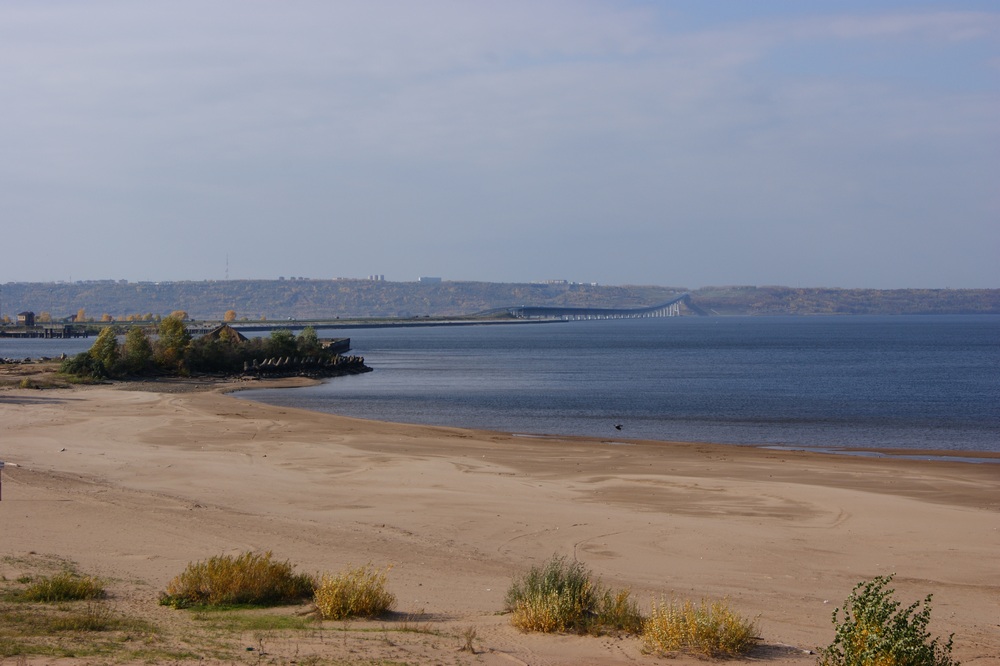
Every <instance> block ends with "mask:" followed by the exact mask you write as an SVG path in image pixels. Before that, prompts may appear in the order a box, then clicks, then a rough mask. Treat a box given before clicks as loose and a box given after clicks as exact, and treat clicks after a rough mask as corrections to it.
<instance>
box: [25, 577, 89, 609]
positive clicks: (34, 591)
mask: <svg viewBox="0 0 1000 666" xmlns="http://www.w3.org/2000/svg"><path fill="white" fill-rule="evenodd" d="M103 596H104V584H103V583H102V582H101V581H100V580H98V579H97V578H94V577H92V576H80V575H77V574H74V573H72V572H69V571H64V572H62V573H57V574H55V575H54V576H48V577H44V578H40V579H38V580H36V581H35V582H34V583H31V584H30V585H29V586H28V587H27V588H26V589H25V590H24V591H23V592H21V593H20V594H19V595H18V598H19V599H21V600H23V601H44V602H48V603H51V602H54V601H77V600H80V599H100V598H101V597H103Z"/></svg>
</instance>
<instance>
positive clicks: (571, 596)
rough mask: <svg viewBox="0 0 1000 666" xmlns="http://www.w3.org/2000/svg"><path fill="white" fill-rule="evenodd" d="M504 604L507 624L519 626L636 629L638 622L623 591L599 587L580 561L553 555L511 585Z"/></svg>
mask: <svg viewBox="0 0 1000 666" xmlns="http://www.w3.org/2000/svg"><path fill="white" fill-rule="evenodd" d="M506 609H507V610H508V611H510V612H511V613H512V615H511V623H512V624H513V625H514V626H515V627H517V628H518V629H520V630H521V631H541V632H546V633H549V632H556V631H559V632H562V631H577V632H580V633H600V632H601V631H602V630H604V629H616V630H620V631H627V632H632V633H638V632H639V631H641V628H642V622H643V619H642V615H641V613H640V612H639V609H638V606H637V605H636V604H635V602H634V601H632V600H630V599H629V591H628V590H622V591H618V592H613V591H611V590H610V589H607V588H604V587H602V586H601V585H600V584H599V583H595V582H594V581H593V580H591V574H590V572H589V571H588V570H587V569H586V567H584V566H583V564H581V563H580V562H571V563H569V562H567V561H566V558H564V557H555V556H554V557H552V558H551V559H550V560H549V561H548V562H547V563H546V564H545V565H544V566H541V567H532V568H531V569H530V570H529V571H528V573H526V574H525V575H524V576H523V577H521V578H520V579H516V580H515V581H514V582H513V583H512V584H511V586H510V589H508V590H507V597H506Z"/></svg>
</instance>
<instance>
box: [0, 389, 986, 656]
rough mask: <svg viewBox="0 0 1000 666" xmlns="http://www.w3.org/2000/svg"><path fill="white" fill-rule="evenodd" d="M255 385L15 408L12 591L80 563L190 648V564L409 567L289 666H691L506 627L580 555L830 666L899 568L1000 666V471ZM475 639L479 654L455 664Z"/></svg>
mask: <svg viewBox="0 0 1000 666" xmlns="http://www.w3.org/2000/svg"><path fill="white" fill-rule="evenodd" d="M280 381H281V383H282V384H285V383H289V382H290V383H293V384H294V383H296V382H299V381H301V380H280ZM242 388H246V386H245V385H244V383H240V384H233V385H230V386H222V385H220V384H219V383H215V384H214V385H209V383H208V382H196V383H194V384H192V383H190V382H189V383H188V384H187V385H183V386H180V385H178V384H176V383H169V382H168V383H166V384H160V383H157V382H150V383H149V385H147V386H145V387H141V388H139V387H137V386H135V385H132V386H125V385H120V386H108V385H104V386H87V387H80V388H70V389H65V390H59V391H55V390H50V391H37V390H25V389H11V390H5V391H0V424H2V425H0V428H2V431H0V432H2V435H3V436H2V440H0V441H2V444H0V447H2V450H0V459H6V460H8V461H10V462H11V463H13V464H12V465H8V466H7V467H6V468H5V469H4V470H3V474H4V476H3V482H4V484H3V496H2V501H0V525H3V534H4V539H3V541H2V543H0V574H3V575H4V576H6V577H7V579H8V580H14V579H15V578H16V575H17V574H18V573H19V572H18V571H15V570H13V568H12V567H13V565H12V564H11V562H15V561H21V560H23V559H24V558H26V557H28V556H29V554H30V553H36V554H38V555H39V556H53V557H62V558H67V559H70V560H72V561H74V562H76V563H77V565H78V566H79V568H80V570H81V571H84V572H86V573H92V574H95V575H99V576H101V577H104V578H106V579H108V580H110V581H112V585H111V593H112V596H113V600H114V603H115V604H117V605H119V606H121V607H125V608H127V609H131V610H133V612H135V613H141V614H147V615H148V616H149V617H151V618H153V619H154V620H155V621H156V622H157V623H162V624H163V625H164V626H166V627H168V630H167V631H166V633H167V634H169V635H174V634H170V631H169V628H170V627H174V626H177V627H179V628H178V629H176V631H177V632H178V633H179V634H181V635H183V633H184V632H187V631H193V630H192V629H191V628H190V627H189V626H188V625H185V624H184V623H185V622H188V623H190V619H189V618H190V616H189V615H186V614H185V613H183V612H180V611H173V610H170V609H164V608H162V607H159V606H157V605H156V597H157V594H158V592H159V591H160V590H162V589H163V588H164V586H165V584H166V582H167V581H169V579H170V578H172V577H173V576H175V575H177V574H178V573H180V571H181V570H182V569H183V568H184V566H185V565H186V564H187V563H189V562H192V561H197V560H202V559H204V558H207V557H210V556H213V555H218V554H220V553H226V554H233V553H239V552H242V551H245V550H254V551H266V550H271V551H273V552H274V553H275V556H276V557H277V558H278V559H280V560H285V559H288V560H289V561H291V562H293V563H294V564H295V565H297V567H298V569H299V570H301V571H306V572H321V571H337V570H340V569H342V568H343V567H345V566H347V565H351V564H353V565H358V564H363V563H365V562H372V563H374V564H375V565H376V566H384V565H387V564H392V565H393V566H394V568H393V570H392V573H391V576H390V579H389V587H390V589H391V590H392V591H393V592H394V593H395V594H396V595H397V597H398V600H399V601H398V605H397V611H396V613H395V614H394V615H393V616H391V617H389V618H384V619H381V620H376V621H373V622H355V623H349V624H350V626H345V625H343V624H341V623H324V630H325V629H330V630H331V631H336V632H337V633H335V634H334V635H333V636H330V637H327V638H326V639H321V638H322V637H321V636H320V639H316V640H313V639H310V638H309V637H307V636H304V635H301V634H292V635H285V634H277V633H276V634H275V635H274V636H273V637H270V638H268V641H269V650H270V652H271V654H272V655H283V656H282V658H284V659H286V662H285V663H287V662H288V661H290V660H292V659H294V658H295V657H294V655H295V654H299V656H300V657H301V655H302V654H303V653H302V652H299V650H303V651H305V652H304V654H306V655H309V654H316V655H317V656H321V657H322V658H335V659H348V660H349V659H357V658H359V656H358V655H360V656H361V658H372V659H375V658H381V659H385V660H387V661H395V662H400V663H414V664H416V663H427V662H431V661H447V662H448V663H470V664H473V663H476V664H509V663H522V664H529V663H531V664H534V663H546V664H550V665H556V666H568V665H569V664H594V665H598V664H615V665H618V664H633V665H634V664H662V663H667V662H663V661H662V660H660V659H658V658H656V657H654V656H652V655H648V654H644V653H643V650H642V646H641V644H640V642H639V641H638V639H636V638H630V637H604V638H592V637H578V636H565V635H538V634H521V633H520V632H518V631H516V630H515V629H513V628H512V627H511V626H510V624H509V619H508V618H507V617H506V616H504V615H501V614H498V613H499V611H500V610H501V609H502V607H503V597H504V594H505V592H506V589H507V587H508V586H509V584H510V581H511V580H512V577H513V576H515V575H517V574H518V573H519V572H523V571H524V570H525V568H526V567H527V566H528V565H531V564H538V563H541V562H544V561H546V560H547V559H548V558H549V557H551V556H552V555H553V554H557V555H563V556H567V557H570V558H572V559H575V560H578V561H580V562H582V563H584V564H585V565H586V566H587V567H588V568H589V569H590V570H592V571H593V572H594V574H595V576H598V577H600V578H601V579H602V581H603V582H604V583H605V584H609V585H614V586H622V587H628V588H630V589H631V590H632V592H633V595H634V596H635V598H636V599H637V600H638V601H639V604H640V607H641V608H643V609H644V610H648V607H649V603H650V602H651V601H652V600H658V599H662V598H668V599H669V598H671V597H679V598H692V599H694V600H699V599H702V598H712V599H716V598H728V599H729V601H730V604H731V605H732V606H733V607H734V608H735V609H736V610H737V611H739V612H741V613H743V614H746V615H747V616H750V617H758V618H759V623H760V625H761V634H762V637H763V646H762V647H761V648H759V651H758V652H757V653H755V656H754V657H753V659H754V660H756V661H765V662H769V663H770V662H779V663H782V664H787V665H788V666H799V665H802V666H805V665H806V664H810V665H814V664H815V661H816V657H815V655H814V654H807V651H810V650H813V651H814V650H815V649H816V648H817V647H822V646H825V645H827V644H828V643H829V642H830V641H831V640H832V638H833V627H832V624H831V622H830V615H831V613H832V611H833V609H834V608H836V607H838V606H839V605H841V603H842V602H843V600H844V599H845V598H846V597H847V595H848V594H849V592H850V590H851V588H852V587H853V586H854V585H855V584H857V583H858V582H859V581H861V580H863V579H870V578H871V577H873V576H875V575H883V574H889V573H896V575H897V578H896V580H895V581H894V587H895V588H896V589H897V591H898V597H899V599H900V600H901V601H903V602H904V603H909V602H911V601H915V600H917V599H923V598H924V597H925V596H926V595H927V594H933V595H934V606H933V608H934V612H933V615H932V624H931V627H930V630H931V631H932V633H933V635H935V636H937V635H944V636H947V634H949V633H952V632H954V633H955V654H954V656H955V658H956V659H959V660H961V661H962V662H963V663H964V664H966V665H967V666H968V665H970V664H971V665H976V666H983V665H986V664H1000V657H998V656H997V655H1000V634H998V632H997V626H996V622H997V620H996V607H995V601H996V599H997V598H1000V585H998V582H997V580H996V575H995V574H996V570H995V569H996V567H995V564H994V555H995V553H996V552H1000V475H998V474H997V473H996V469H995V468H992V467H991V466H988V465H969V464H966V463H957V462H948V461H923V460H920V461H913V460H905V459H897V458H894V457H885V458H864V457H851V456H832V455H828V454H822V453H815V452H808V451H775V450H768V449H764V448H757V447H747V446H734V445H726V444H700V443H680V442H656V441H648V440H629V441H628V446H622V445H621V444H620V443H608V441H607V440H601V439H592V438H574V437H543V438H535V437H526V436H520V437H519V436H517V435H513V434H508V433H498V432H490V431H481V430H468V429H461V428H449V427H441V426H413V425H405V424H403V425H401V424H394V423H388V422H380V421H367V420H361V419H354V418H350V417H342V416H334V415H330V414H324V413H318V412H312V411H309V410H305V409H298V408H286V407H277V406H272V405H268V404H266V403H260V402H256V401H253V400H250V399H247V398H244V397H241V396H240V395H239V394H238V393H237V394H233V393H232V392H231V391H232V390H234V389H242ZM279 612H280V611H279ZM286 612H289V613H292V612H294V609H292V610H289V611H286ZM407 618H418V620H416V622H419V623H426V624H427V625H429V626H430V627H432V628H433V630H434V631H437V632H439V633H438V634H437V635H436V636H437V637H429V635H428V634H420V633H414V634H407V633H405V632H400V633H398V634H396V633H393V634H392V640H391V641H371V640H369V641H367V642H365V640H364V638H365V637H366V636H367V634H365V633H364V632H362V631H361V629H366V630H371V631H379V630H380V627H382V628H383V630H384V628H385V627H393V626H401V625H405V624H406V622H407V621H408V620H407ZM409 621H410V622H414V620H412V619H411V620H409ZM350 627H354V629H357V633H352V632H351V629H350ZM469 627H472V628H475V630H476V632H477V635H478V639H477V645H478V646H479V647H480V652H479V654H477V655H465V653H457V652H456V651H455V647H456V646H457V645H459V644H460V641H459V640H458V636H459V635H460V634H461V632H462V631H463V630H465V629H466V628H469ZM314 633H318V630H314ZM231 639H232V641H233V642H234V643H233V645H234V646H236V647H234V652H233V655H234V656H232V657H230V658H227V659H222V660H221V662H220V663H232V662H235V661H239V659H241V658H242V657H240V656H239V654H240V650H242V649H243V648H242V647H239V646H242V645H253V644H254V639H253V635H252V632H250V631H246V632H243V633H240V634H238V635H234V636H232V637H231ZM389 643H392V645H390V644H389ZM401 650H402V652H401ZM244 654H245V653H244ZM352 655H353V656H352ZM84 661H85V660H84ZM192 661H195V660H192ZM75 662H76V660H72V659H67V660H60V663H68V664H72V663H75ZM32 663H34V662H32ZM39 663H48V662H39ZM80 663H83V662H82V661H81V662H80ZM203 663H204V662H203ZM669 663H672V664H676V665H678V666H681V665H685V666H686V665H687V664H704V662H703V661H702V660H699V659H696V658H690V657H686V656H680V657H677V658H675V659H672V660H671V661H670V662H669Z"/></svg>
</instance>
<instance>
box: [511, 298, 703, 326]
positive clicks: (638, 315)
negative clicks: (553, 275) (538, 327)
mask: <svg viewBox="0 0 1000 666" xmlns="http://www.w3.org/2000/svg"><path fill="white" fill-rule="evenodd" d="M682 305H683V306H684V307H685V308H687V309H688V310H690V311H691V312H694V313H695V314H698V315H706V314H708V313H706V312H705V311H704V310H702V309H701V308H699V307H698V306H697V305H695V304H694V303H692V302H691V295H690V294H681V295H680V296H678V297H676V298H674V299H672V300H669V301H667V302H666V303H660V304H659V305H652V306H649V307H645V308H578V307H559V306H551V305H522V306H517V307H510V308H503V310H502V311H506V312H507V313H508V314H509V315H510V316H512V317H516V318H518V319H565V320H571V321H579V320H585V319H645V318H649V317H677V316H679V315H680V314H681V306H682Z"/></svg>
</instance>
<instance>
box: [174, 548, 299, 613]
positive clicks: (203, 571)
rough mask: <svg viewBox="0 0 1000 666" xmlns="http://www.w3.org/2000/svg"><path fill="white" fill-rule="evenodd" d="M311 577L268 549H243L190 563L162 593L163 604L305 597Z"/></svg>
mask: <svg viewBox="0 0 1000 666" xmlns="http://www.w3.org/2000/svg"><path fill="white" fill-rule="evenodd" d="M313 584H314V581H313V578H312V577H311V576H309V575H307V574H295V573H292V565H291V564H289V563H288V562H275V561H272V559H271V552H270V551H268V552H266V553H264V554H257V553H250V552H246V553H243V554H241V555H238V556H236V557H234V556H231V555H226V556H218V557H212V558H209V559H208V560H205V561H203V562H197V563H194V564H189V565H188V566H187V569H185V570H184V572H183V573H181V574H180V575H179V576H177V577H176V578H174V579H173V580H172V581H170V584H169V585H167V591H166V592H165V593H164V594H162V595H161V597H160V603H161V604H163V605H165V606H174V607H177V608H183V607H187V606H197V605H208V606H224V605H246V604H253V605H275V604H282V603H292V602H295V601H300V600H303V599H308V598H309V597H310V596H312V592H313Z"/></svg>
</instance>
